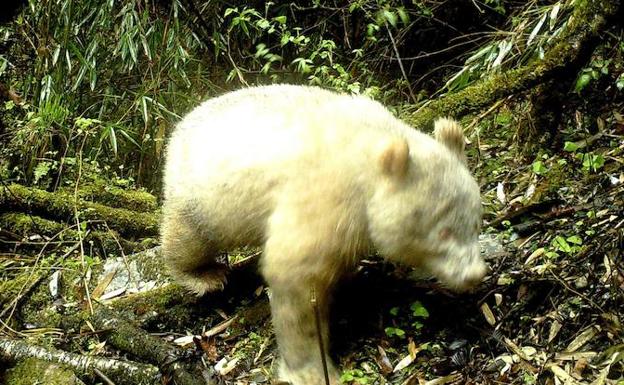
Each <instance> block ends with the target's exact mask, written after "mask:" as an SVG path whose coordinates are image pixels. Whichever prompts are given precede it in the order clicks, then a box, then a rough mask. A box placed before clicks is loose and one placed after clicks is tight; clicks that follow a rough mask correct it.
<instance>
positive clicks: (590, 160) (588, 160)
mask: <svg viewBox="0 0 624 385" xmlns="http://www.w3.org/2000/svg"><path fill="white" fill-rule="evenodd" d="M579 149H580V146H579V145H578V144H576V143H574V142H565V143H564V146H563V150H564V151H567V152H571V153H574V157H575V159H577V160H578V161H579V162H580V164H581V168H582V170H583V171H584V172H597V171H598V170H600V169H601V168H602V167H603V166H604V164H605V157H604V156H603V155H602V154H594V153H593V152H591V151H590V152H586V153H584V152H578V153H577V152H576V151H578V150H579Z"/></svg>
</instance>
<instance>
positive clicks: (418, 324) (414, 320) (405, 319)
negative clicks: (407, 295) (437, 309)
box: [384, 301, 429, 338]
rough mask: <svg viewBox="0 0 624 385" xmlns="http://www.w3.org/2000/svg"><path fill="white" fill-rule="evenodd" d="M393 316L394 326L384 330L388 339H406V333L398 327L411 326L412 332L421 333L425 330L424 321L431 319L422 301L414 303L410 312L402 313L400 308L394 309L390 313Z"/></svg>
mask: <svg viewBox="0 0 624 385" xmlns="http://www.w3.org/2000/svg"><path fill="white" fill-rule="evenodd" d="M389 313H390V315H391V316H393V321H394V323H395V325H394V326H389V327H386V328H385V329H384V332H385V333H386V335H387V336H388V337H399V338H405V337H406V332H405V330H404V329H402V328H401V327H399V326H397V325H403V324H405V325H409V326H411V330H413V331H416V332H417V331H419V330H420V329H422V328H423V326H424V324H423V321H424V320H425V319H427V318H429V311H428V310H427V309H426V308H425V307H424V306H423V304H422V303H421V302H420V301H415V302H413V303H412V304H411V305H410V307H409V312H407V314H406V312H404V311H403V312H402V311H401V309H400V308H399V307H393V308H391V309H390V311H389Z"/></svg>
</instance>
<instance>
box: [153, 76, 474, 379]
mask: <svg viewBox="0 0 624 385" xmlns="http://www.w3.org/2000/svg"><path fill="white" fill-rule="evenodd" d="M164 183H165V186H164V187H165V203H164V208H163V212H164V222H163V226H162V242H163V253H164V258H165V261H166V263H167V265H168V267H169V269H170V271H171V274H172V275H173V276H174V277H175V278H177V279H178V281H179V282H180V283H181V284H182V285H184V286H186V287H187V288H189V289H190V290H192V291H194V292H196V293H197V294H203V293H205V292H209V291H214V290H221V289H222V288H223V285H224V283H225V268H224V266H222V265H219V264H218V263H217V262H216V258H217V256H218V255H220V254H222V252H223V251H226V250H229V249H232V248H235V247H240V246H250V245H251V246H262V247H263V248H264V253H263V256H262V260H261V272H262V275H263V277H264V278H265V279H266V281H267V283H268V284H269V286H270V287H271V290H272V298H271V309H272V315H273V323H274V326H275V333H276V335H277V341H278V345H279V349H280V354H281V364H280V368H279V373H278V377H279V378H280V379H281V380H284V381H288V382H290V383H291V384H292V385H321V384H324V383H325V382H324V375H323V368H322V364H321V356H320V354H319V351H318V349H317V348H316V346H318V344H317V333H316V326H315V322H314V313H313V309H312V306H311V304H310V295H311V294H310V293H311V291H312V290H314V291H315V293H316V296H317V301H318V303H319V306H320V314H321V330H322V334H323V338H324V341H325V346H327V344H328V342H329V341H328V332H327V313H328V305H329V302H330V299H331V290H332V287H333V286H334V284H335V283H336V281H337V280H339V279H340V278H341V276H342V275H343V273H345V272H346V271H348V270H350V269H353V268H354V266H355V265H356V264H357V262H358V258H360V257H362V256H366V255H367V254H369V252H370V251H371V250H372V249H374V250H377V251H378V252H379V254H381V255H383V256H385V258H387V259H388V260H389V261H393V262H399V263H402V264H405V265H409V266H414V267H415V268H417V269H421V270H422V271H424V272H427V273H431V274H432V275H434V276H436V277H437V278H438V279H439V280H440V281H441V282H442V283H444V284H446V285H448V286H449V287H451V288H455V289H465V288H468V287H471V286H474V285H476V284H478V283H479V282H480V280H481V279H482V277H483V276H484V274H485V271H486V265H485V264H484V262H483V260H482V259H481V257H480V254H479V247H478V244H477V237H478V234H479V229H480V223H481V201H480V196H479V188H478V186H477V183H476V182H475V180H474V179H473V178H472V176H471V175H470V173H469V171H468V169H467V168H466V165H465V160H464V136H463V133H462V131H461V127H460V126H459V125H458V124H457V123H456V122H455V121H452V120H449V119H440V120H438V121H437V122H436V128H435V139H434V138H432V137H430V136H428V135H426V134H424V133H422V132H419V131H416V130H414V129H413V128H411V127H409V126H408V125H406V124H405V123H403V122H402V121H400V120H398V119H397V118H395V117H394V116H392V114H391V113H390V112H389V111H388V110H387V109H386V108H384V107H383V106H382V105H381V104H379V103H377V102H375V101H372V100H370V99H368V98H366V97H363V96H348V95H341V94H338V93H334V92H330V91H326V90H323V89H320V88H316V87H303V86H291V85H274V86H266V87H254V88H247V89H243V90H239V91H235V92H230V93H228V94H225V95H223V96H220V97H217V98H214V99H211V100H208V101H206V102H204V103H203V104H202V105H200V106H199V107H197V108H196V109H195V110H193V111H192V112H191V113H189V114H188V115H187V116H186V117H185V118H184V119H183V120H182V121H181V122H180V124H179V125H178V127H177V128H176V130H175V132H174V133H173V135H172V137H171V140H170V142H169V147H168V153H167V163H166V169H165V182H164ZM327 361H328V362H329V374H330V379H331V382H332V384H337V383H338V382H339V381H338V371H337V370H336V368H335V367H334V366H333V365H332V364H331V361H330V360H329V359H328V360H327Z"/></svg>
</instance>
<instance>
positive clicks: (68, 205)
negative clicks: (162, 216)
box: [0, 184, 159, 238]
mask: <svg viewBox="0 0 624 385" xmlns="http://www.w3.org/2000/svg"><path fill="white" fill-rule="evenodd" d="M9 210H10V211H22V212H30V213H33V214H37V215H40V216H42V217H48V218H53V219H59V220H63V221H68V220H70V219H71V218H73V217H74V215H75V213H76V212H77V213H78V215H79V218H80V219H81V220H83V221H84V220H87V221H103V222H105V223H106V224H107V225H108V227H110V228H111V229H114V230H116V231H118V232H119V233H120V234H122V235H123V236H124V237H126V238H132V237H144V236H155V235H157V234H158V223H159V215H158V214H157V213H145V212H137V211H132V210H128V209H123V208H112V207H108V206H105V205H103V204H100V203H93V202H87V201H85V200H83V199H80V198H78V199H75V198H74V196H73V195H71V194H68V193H66V192H56V193H51V192H47V191H44V190H40V189H37V188H32V187H25V186H22V185H19V184H11V185H8V186H0V211H9Z"/></svg>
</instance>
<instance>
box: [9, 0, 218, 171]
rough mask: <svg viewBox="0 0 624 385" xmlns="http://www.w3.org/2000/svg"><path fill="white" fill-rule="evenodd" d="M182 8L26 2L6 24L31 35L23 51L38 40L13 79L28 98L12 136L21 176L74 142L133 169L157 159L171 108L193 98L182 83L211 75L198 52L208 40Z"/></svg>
mask: <svg viewBox="0 0 624 385" xmlns="http://www.w3.org/2000/svg"><path fill="white" fill-rule="evenodd" d="M183 12H184V11H183V8H182V6H181V4H180V2H179V1H177V0H174V1H172V2H171V3H170V6H169V7H168V8H166V9H165V8H162V7H160V6H158V5H157V3H155V2H152V1H147V2H145V1H141V0H131V1H127V2H121V3H120V2H114V1H103V2H97V3H95V2H93V1H83V2H75V1H71V0H52V1H49V2H47V3H46V6H41V5H40V4H38V3H36V2H31V5H30V7H28V8H27V9H26V11H25V12H24V14H23V16H22V18H20V19H19V20H18V22H17V23H16V27H15V28H13V29H6V30H5V33H6V36H8V39H16V40H19V41H30V42H31V44H29V45H22V46H18V49H22V50H25V51H26V52H24V53H25V54H30V53H29V52H27V49H28V48H29V47H31V46H32V47H33V48H35V49H36V54H35V56H34V57H33V62H32V63H31V64H29V65H30V66H32V72H31V74H30V75H29V76H21V83H20V84H18V89H17V90H18V92H19V93H20V94H21V95H22V96H23V98H24V99H25V100H28V101H29V104H28V105H26V106H25V110H26V114H25V116H24V118H23V119H21V120H20V121H18V122H16V123H17V130H18V131H19V134H18V135H16V136H17V139H16V140H14V141H13V143H11V147H12V148H13V149H14V150H15V151H14V154H20V157H22V159H23V162H22V167H21V169H20V171H21V173H23V174H24V175H25V176H26V178H31V177H34V176H31V173H32V170H33V169H34V164H35V163H37V161H36V159H37V157H38V156H41V154H44V153H46V152H49V151H55V152H56V153H57V158H56V159H55V160H56V161H58V162H61V163H62V157H63V156H75V154H77V153H78V152H85V154H84V156H83V157H85V158H91V159H98V158H100V157H101V156H102V155H104V156H106V158H103V160H105V161H106V163H109V164H124V163H125V164H134V165H135V169H134V170H133V172H134V173H135V174H139V175H141V174H148V173H147V171H148V170H149V171H152V170H153V169H154V168H157V167H158V162H157V159H156V158H159V156H160V154H161V151H162V145H163V140H164V136H165V133H166V131H165V130H164V129H163V128H164V127H165V126H171V125H172V124H173V121H174V120H175V119H177V117H178V115H177V114H175V113H174V112H173V111H176V110H177V111H183V110H186V109H188V108H189V107H190V106H191V105H193V104H195V103H196V101H195V100H193V99H191V98H188V97H186V96H184V94H185V92H184V90H186V89H189V88H190V87H191V86H193V87H194V88H195V89H197V90H199V91H200V92H201V90H203V89H205V87H206V84H207V83H206V73H207V71H206V67H205V66H204V64H203V63H201V61H199V60H197V55H198V54H199V53H200V52H201V50H202V49H203V48H204V47H205V45H204V44H203V43H202V42H201V41H200V40H199V39H197V36H195V35H194V34H193V33H192V31H191V30H190V29H189V28H188V27H187V26H186V25H185V24H184V23H181V22H180V21H181V19H180V17H179V16H180V13H183ZM191 52H192V53H193V54H194V55H195V57H192V56H191ZM13 57H15V58H19V55H18V53H17V52H14V53H13V55H12V56H5V57H3V58H2V60H3V63H8V65H6V66H0V75H2V72H3V71H4V72H7V71H14V70H11V68H14V67H15V68H16V67H17V66H20V65H22V66H23V65H24V64H23V63H13V62H11V58H13ZM17 75H21V74H17ZM9 108H12V107H11V106H10V105H5V109H7V110H8V109H9ZM82 119H84V121H83V120H82ZM83 122H84V123H85V124H86V125H85V126H84V127H81V124H82V123H83ZM28 150H30V151H28ZM5 155H6V154H5ZM146 156H149V157H150V158H151V159H153V160H152V161H151V162H146V161H145V157H146ZM39 171H41V169H39ZM149 174H152V173H151V172H150V173H149ZM40 177H41V173H40V172H39V174H38V177H37V178H36V179H37V180H38V179H40Z"/></svg>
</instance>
